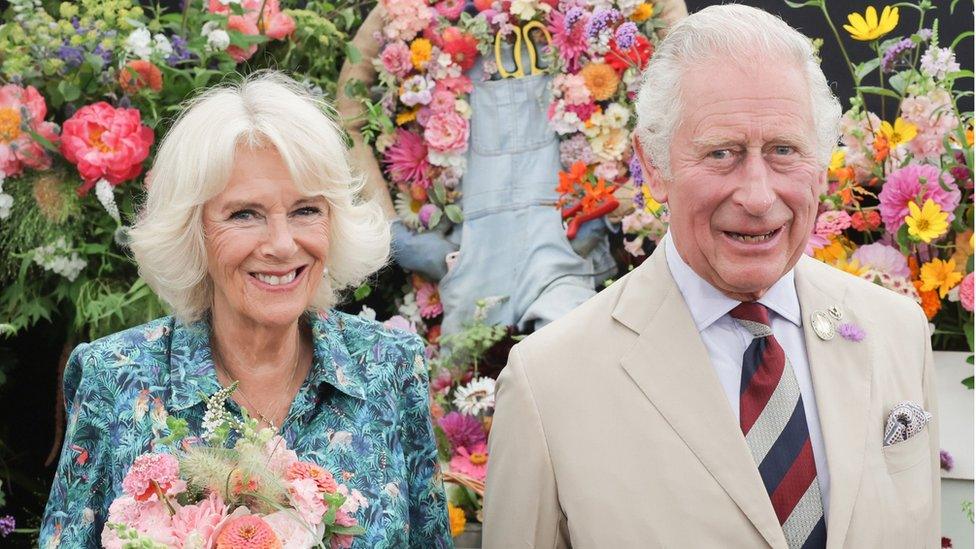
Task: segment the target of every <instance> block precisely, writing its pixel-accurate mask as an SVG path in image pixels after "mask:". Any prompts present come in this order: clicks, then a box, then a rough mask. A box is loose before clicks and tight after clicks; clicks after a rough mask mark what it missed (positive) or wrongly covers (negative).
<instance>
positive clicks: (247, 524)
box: [102, 384, 368, 549]
mask: <svg viewBox="0 0 976 549" xmlns="http://www.w3.org/2000/svg"><path fill="white" fill-rule="evenodd" d="M235 387H236V384H235V385H234V386H231V387H228V388H226V389H224V390H222V391H220V392H218V393H217V394H215V395H214V396H212V397H210V398H209V399H208V406H207V415H206V416H205V418H204V427H205V429H206V431H207V432H206V433H205V434H204V436H203V437H202V440H200V439H195V440H191V439H189V438H187V437H186V434H187V427H186V422H185V421H183V420H179V419H175V418H168V419H167V424H168V427H169V429H170V435H169V436H167V437H166V438H165V439H160V440H159V441H157V445H161V446H169V447H171V448H173V450H172V452H169V453H163V452H158V451H157V452H152V453H146V454H142V455H141V456H139V457H138V458H136V460H135V462H134V463H133V464H132V467H131V468H130V469H129V472H128V473H127V474H126V476H125V479H124V480H123V481H122V490H123V494H122V495H121V496H119V497H118V498H117V499H116V500H115V501H113V502H112V504H111V506H110V507H109V516H108V521H107V524H106V527H105V529H104V530H103V531H102V546H103V547H106V548H108V549H114V548H119V549H121V548H124V547H182V548H200V549H210V548H215V549H223V548H242V547H266V548H272V547H277V548H282V547H284V548H295V549H305V548H310V547H330V548H332V549H336V548H340V547H350V546H351V545H352V541H353V536H356V535H358V534H361V533H363V532H364V529H363V528H362V527H361V526H359V525H358V524H357V522H356V519H355V518H354V514H355V513H356V511H357V510H358V509H359V508H360V507H366V506H368V503H367V502H366V500H365V498H363V496H362V494H360V493H359V491H357V490H350V489H349V488H348V487H347V486H345V485H344V484H340V483H339V482H337V481H336V479H335V478H334V477H333V475H332V474H331V473H330V472H329V471H327V470H325V469H323V468H322V467H320V466H318V465H316V464H314V463H311V462H307V461H300V460H299V459H298V456H297V455H296V454H295V452H294V451H292V450H289V449H288V448H287V446H286V444H285V441H284V439H282V438H281V437H280V436H277V435H275V434H274V432H273V431H272V430H271V429H260V430H259V429H258V424H257V422H256V421H255V420H252V419H249V418H248V417H247V416H246V415H245V417H244V420H243V421H238V420H236V419H234V418H233V417H232V416H231V415H230V414H229V412H227V411H226V410H225V408H224V406H223V403H224V401H225V400H226V399H227V398H228V397H229V396H230V394H231V393H232V392H233V390H234V388H235ZM232 434H236V435H238V437H239V438H237V440H236V442H235V443H234V445H233V447H231V448H227V447H225V445H226V443H227V441H228V439H229V437H230V436H231V435H232Z"/></svg>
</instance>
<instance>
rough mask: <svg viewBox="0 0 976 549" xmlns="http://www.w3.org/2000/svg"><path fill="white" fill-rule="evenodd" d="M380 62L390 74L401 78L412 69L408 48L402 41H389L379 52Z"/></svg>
mask: <svg viewBox="0 0 976 549" xmlns="http://www.w3.org/2000/svg"><path fill="white" fill-rule="evenodd" d="M380 62H381V63H383V67H384V68H385V69H386V70H388V71H389V72H390V73H391V74H394V75H396V76H399V77H400V78H403V77H404V76H406V75H408V74H410V71H411V70H413V63H412V62H411V61H410V48H409V47H407V45H406V44H405V43H404V42H400V41H396V42H390V43H389V44H387V45H386V47H385V48H383V52H382V53H380Z"/></svg>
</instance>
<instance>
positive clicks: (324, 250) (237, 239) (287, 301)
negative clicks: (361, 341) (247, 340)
mask: <svg viewBox="0 0 976 549" xmlns="http://www.w3.org/2000/svg"><path fill="white" fill-rule="evenodd" d="M203 228H204V234H205V241H206V249H207V262H208V267H207V270H208V274H209V275H210V278H211V280H213V285H214V313H215V314H218V315H221V316H225V315H229V316H232V317H237V318H239V319H241V320H244V321H245V322H250V323H255V324H259V325H268V326H286V325H289V324H291V323H293V322H295V321H296V320H297V319H298V317H299V316H301V314H302V313H303V312H304V311H305V309H306V308H308V306H309V304H310V303H311V301H312V298H313V297H314V296H315V292H316V290H318V287H319V283H320V282H321V281H322V273H323V270H324V268H325V260H326V257H327V256H328V252H329V209H328V202H327V201H326V199H325V198H323V197H321V196H315V197H308V196H305V195H303V194H302V193H301V192H299V190H298V189H297V188H296V187H295V184H294V183H293V182H292V180H291V175H290V174H289V173H288V169H287V167H286V166H285V164H284V162H283V161H282V159H281V157H280V156H279V155H278V152H277V151H276V150H274V149H273V148H266V149H258V150H251V149H243V148H242V149H238V151H237V155H236V158H235V164H234V169H233V171H232V172H231V175H230V180H229V181H228V183H227V186H226V187H225V188H224V190H223V191H222V192H221V193H220V194H218V195H217V196H215V197H213V198H211V199H210V200H208V201H207V203H206V204H204V207H203Z"/></svg>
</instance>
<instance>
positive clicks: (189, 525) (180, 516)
mask: <svg viewBox="0 0 976 549" xmlns="http://www.w3.org/2000/svg"><path fill="white" fill-rule="evenodd" d="M226 516H227V506H226V505H224V501H223V500H222V499H221V498H220V495H219V494H217V493H216V492H211V493H210V495H208V496H207V499H205V500H203V501H201V502H200V503H197V504H196V505H184V506H183V507H180V508H179V509H177V511H176V514H175V515H173V537H174V538H175V539H176V541H178V542H179V545H178V546H179V547H183V546H184V545H186V541H187V538H188V537H190V535H191V534H194V533H195V534H196V535H197V536H198V537H199V539H200V541H202V542H204V546H205V547H210V545H211V541H212V540H211V538H212V537H213V534H214V532H215V531H216V530H217V526H218V525H219V524H220V522H221V521H222V520H224V517H226Z"/></svg>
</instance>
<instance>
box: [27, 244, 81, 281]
mask: <svg viewBox="0 0 976 549" xmlns="http://www.w3.org/2000/svg"><path fill="white" fill-rule="evenodd" d="M33 254H34V263H37V264H38V265H40V266H41V267H42V268H43V269H44V270H46V271H51V272H54V273H56V274H59V275H61V276H63V277H65V278H67V279H68V280H71V281H74V279H75V278H78V275H79V274H80V273H81V271H82V270H83V269H84V268H85V265H87V264H88V262H87V261H85V260H84V259H82V258H81V257H80V256H79V255H78V253H77V252H73V251H71V249H70V247H69V246H68V243H67V241H65V239H64V237H63V236H62V237H58V239H57V240H56V241H54V242H52V243H51V244H48V245H47V246H40V247H38V248H35V249H34V252H33Z"/></svg>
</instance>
